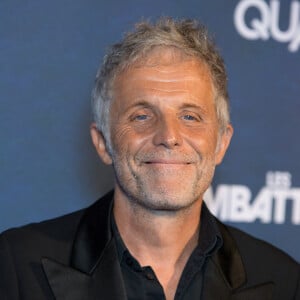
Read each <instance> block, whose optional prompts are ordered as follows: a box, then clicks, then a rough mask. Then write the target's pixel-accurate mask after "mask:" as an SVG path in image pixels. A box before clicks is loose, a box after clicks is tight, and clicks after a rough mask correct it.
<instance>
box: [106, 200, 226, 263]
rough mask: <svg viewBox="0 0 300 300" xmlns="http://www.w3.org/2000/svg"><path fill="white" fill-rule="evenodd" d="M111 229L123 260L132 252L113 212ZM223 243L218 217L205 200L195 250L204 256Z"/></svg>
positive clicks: (210, 253)
mask: <svg viewBox="0 0 300 300" xmlns="http://www.w3.org/2000/svg"><path fill="white" fill-rule="evenodd" d="M111 229H112V234H113V236H114V239H115V242H116V246H117V252H118V257H119V261H120V262H121V261H122V260H123V259H124V254H125V256H126V257H127V256H128V254H129V255H130V253H129V251H128V249H127V247H126V245H125V244H124V242H123V240H122V237H121V235H120V232H119V230H118V227H117V224H116V221H115V218H114V215H113V214H111ZM222 244H223V239H222V235H221V233H220V231H219V228H218V225H217V222H216V219H215V217H214V216H213V215H212V214H211V213H210V211H209V210H208V208H207V206H206V204H205V202H203V204H202V209H201V216H200V230H199V238H198V245H197V247H196V249H195V250H194V251H196V252H198V253H199V254H200V255H203V256H211V255H212V254H213V253H214V252H216V251H217V250H218V249H220V248H221V246H222Z"/></svg>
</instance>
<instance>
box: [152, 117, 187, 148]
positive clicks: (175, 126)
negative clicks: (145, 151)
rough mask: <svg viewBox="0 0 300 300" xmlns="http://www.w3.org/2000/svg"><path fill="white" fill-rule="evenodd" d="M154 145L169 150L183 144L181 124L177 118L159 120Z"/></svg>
mask: <svg viewBox="0 0 300 300" xmlns="http://www.w3.org/2000/svg"><path fill="white" fill-rule="evenodd" d="M153 144H154V145H155V146H164V147H165V148H168V149H172V148H174V147H177V146H180V145H181V144H182V136H181V132H180V124H179V122H178V119H177V118H175V117H174V118H172V117H164V118H161V119H160V120H159V122H158V126H157V127H156V131H155V134H154V137H153Z"/></svg>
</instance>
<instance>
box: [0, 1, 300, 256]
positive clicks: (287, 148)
mask: <svg viewBox="0 0 300 300" xmlns="http://www.w3.org/2000/svg"><path fill="white" fill-rule="evenodd" d="M162 15H170V16H173V17H177V18H182V17H184V18H187V17H188V18H196V19H199V20H201V21H202V22H203V23H204V24H206V25H207V26H208V28H209V29H210V31H211V32H212V33H213V35H214V36H215V39H216V41H217V44H218V45H219V48H220V50H221V53H222V54H223V56H224V58H225V62H226V64H227V70H228V74H229V92H230V96H231V106H232V109H231V111H232V121H233V125H234V127H235V134H234V138H233V141H232V145H231V148H230V150H229V152H228V154H227V156H226V159H225V161H224V163H223V164H222V166H220V167H219V168H218V170H217V173H216V176H215V180H214V183H213V187H212V189H211V190H210V191H208V193H207V195H206V201H207V203H208V205H209V207H210V208H211V210H212V211H213V212H214V213H215V214H216V215H217V216H219V217H220V218H221V219H222V220H224V221H225V222H227V223H230V224H233V225H235V226H237V227H240V228H242V229H244V230H245V231H247V232H249V233H251V234H253V235H255V236H258V237H260V238H263V239H265V240H267V241H269V242H271V243H272V244H274V245H276V246H278V247H280V248H282V249H283V250H285V251H286V252H288V253H289V254H290V255H291V256H293V257H294V258H296V259H297V260H298V261H299V260H300V237H299V236H300V162H299V154H300V141H299V133H298V132H299V129H300V118H299V113H300V56H299V54H300V2H299V1H298V0H286V1H279V0H231V1H220V0H210V1H201V0H184V1H183V0H172V1H171V0H169V1H160V0H151V1H146V0H131V1H128V0H127V1H122V0H113V1H112V0H110V1H100V0H98V1H96V0H88V1H87V0H52V1H46V0H27V1H16V0H2V1H1V2H0V128H1V129H0V231H2V230H5V229H6V228H9V227H12V226H19V225H22V224H25V223H28V222H36V221H40V220H43V219H47V218H51V217H54V216H57V215H61V214H64V213H67V212H70V211H73V210H76V209H78V208H81V207H85V206H87V205H89V204H90V203H92V202H94V201H95V200H96V199H97V198H98V197H99V196H101V195H102V194H104V193H105V192H106V191H108V190H109V189H110V188H111V187H112V184H113V179H112V171H111V169H109V168H107V167H105V166H104V165H102V164H101V162H100V160H99V159H98V157H97V155H96V153H95V151H94V149H93V147H92V144H91V141H90V138H89V123H90V121H91V114H90V91H91V88H92V86H93V80H94V76H95V73H96V70H97V68H98V66H99V64H100V61H101V59H102V56H103V54H104V52H105V49H106V47H107V45H109V44H111V43H113V42H115V41H117V40H119V39H120V37H121V35H122V33H123V32H125V31H127V30H129V29H130V28H131V27H132V25H133V24H134V23H135V22H136V21H138V20H141V18H144V19H149V18H150V19H155V18H156V17H158V16H162Z"/></svg>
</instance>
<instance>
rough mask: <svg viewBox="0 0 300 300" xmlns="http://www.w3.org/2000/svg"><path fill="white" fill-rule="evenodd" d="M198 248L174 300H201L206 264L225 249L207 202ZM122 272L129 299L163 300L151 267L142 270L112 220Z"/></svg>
mask: <svg viewBox="0 0 300 300" xmlns="http://www.w3.org/2000/svg"><path fill="white" fill-rule="evenodd" d="M200 220H201V226H200V232H199V239H198V245H197V247H196V248H195V249H194V251H193V252H192V254H191V256H190V258H189V259H188V261H187V263H186V265H185V267H184V270H183V272H182V274H181V277H180V280H179V283H178V286H177V289H176V294H175V298H174V300H187V299H189V300H191V299H200V297H201V291H202V280H203V275H204V269H205V268H204V266H205V261H206V259H207V257H208V256H210V255H212V254H213V253H214V252H216V251H217V250H218V249H219V248H220V247H221V246H222V237H221V234H220V232H219V230H218V227H217V224H216V221H215V219H214V218H213V216H212V215H211V214H210V212H209V211H208V209H207V207H206V205H205V203H203V205H202V210H201V219H200ZM112 232H113V235H114V238H115V242H116V246H117V251H118V257H119V261H120V265H121V271H122V275H123V280H124V284H125V289H126V294H127V299H128V300H152V299H153V300H164V299H165V295H164V291H163V288H162V286H161V285H160V283H159V281H158V280H157V278H156V275H155V273H154V271H153V270H152V268H151V266H144V267H142V266H141V265H140V264H139V262H138V261H137V260H136V259H135V258H134V257H133V256H132V255H131V254H130V252H129V251H128V249H127V248H126V246H125V244H124V242H123V240H122V238H121V236H120V233H119V231H118V228H117V226H116V223H115V220H114V218H113V217H112Z"/></svg>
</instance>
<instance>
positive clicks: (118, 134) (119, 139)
mask: <svg viewBox="0 0 300 300" xmlns="http://www.w3.org/2000/svg"><path fill="white" fill-rule="evenodd" d="M111 137H112V146H113V150H114V151H115V152H116V153H117V154H118V155H119V156H133V155H135V154H136V153H137V152H138V151H139V149H140V148H142V147H143V145H145V143H146V140H147V137H145V135H144V134H142V133H137V132H136V131H135V130H133V129H132V127H131V126H114V127H113V128H112V131H111Z"/></svg>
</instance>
